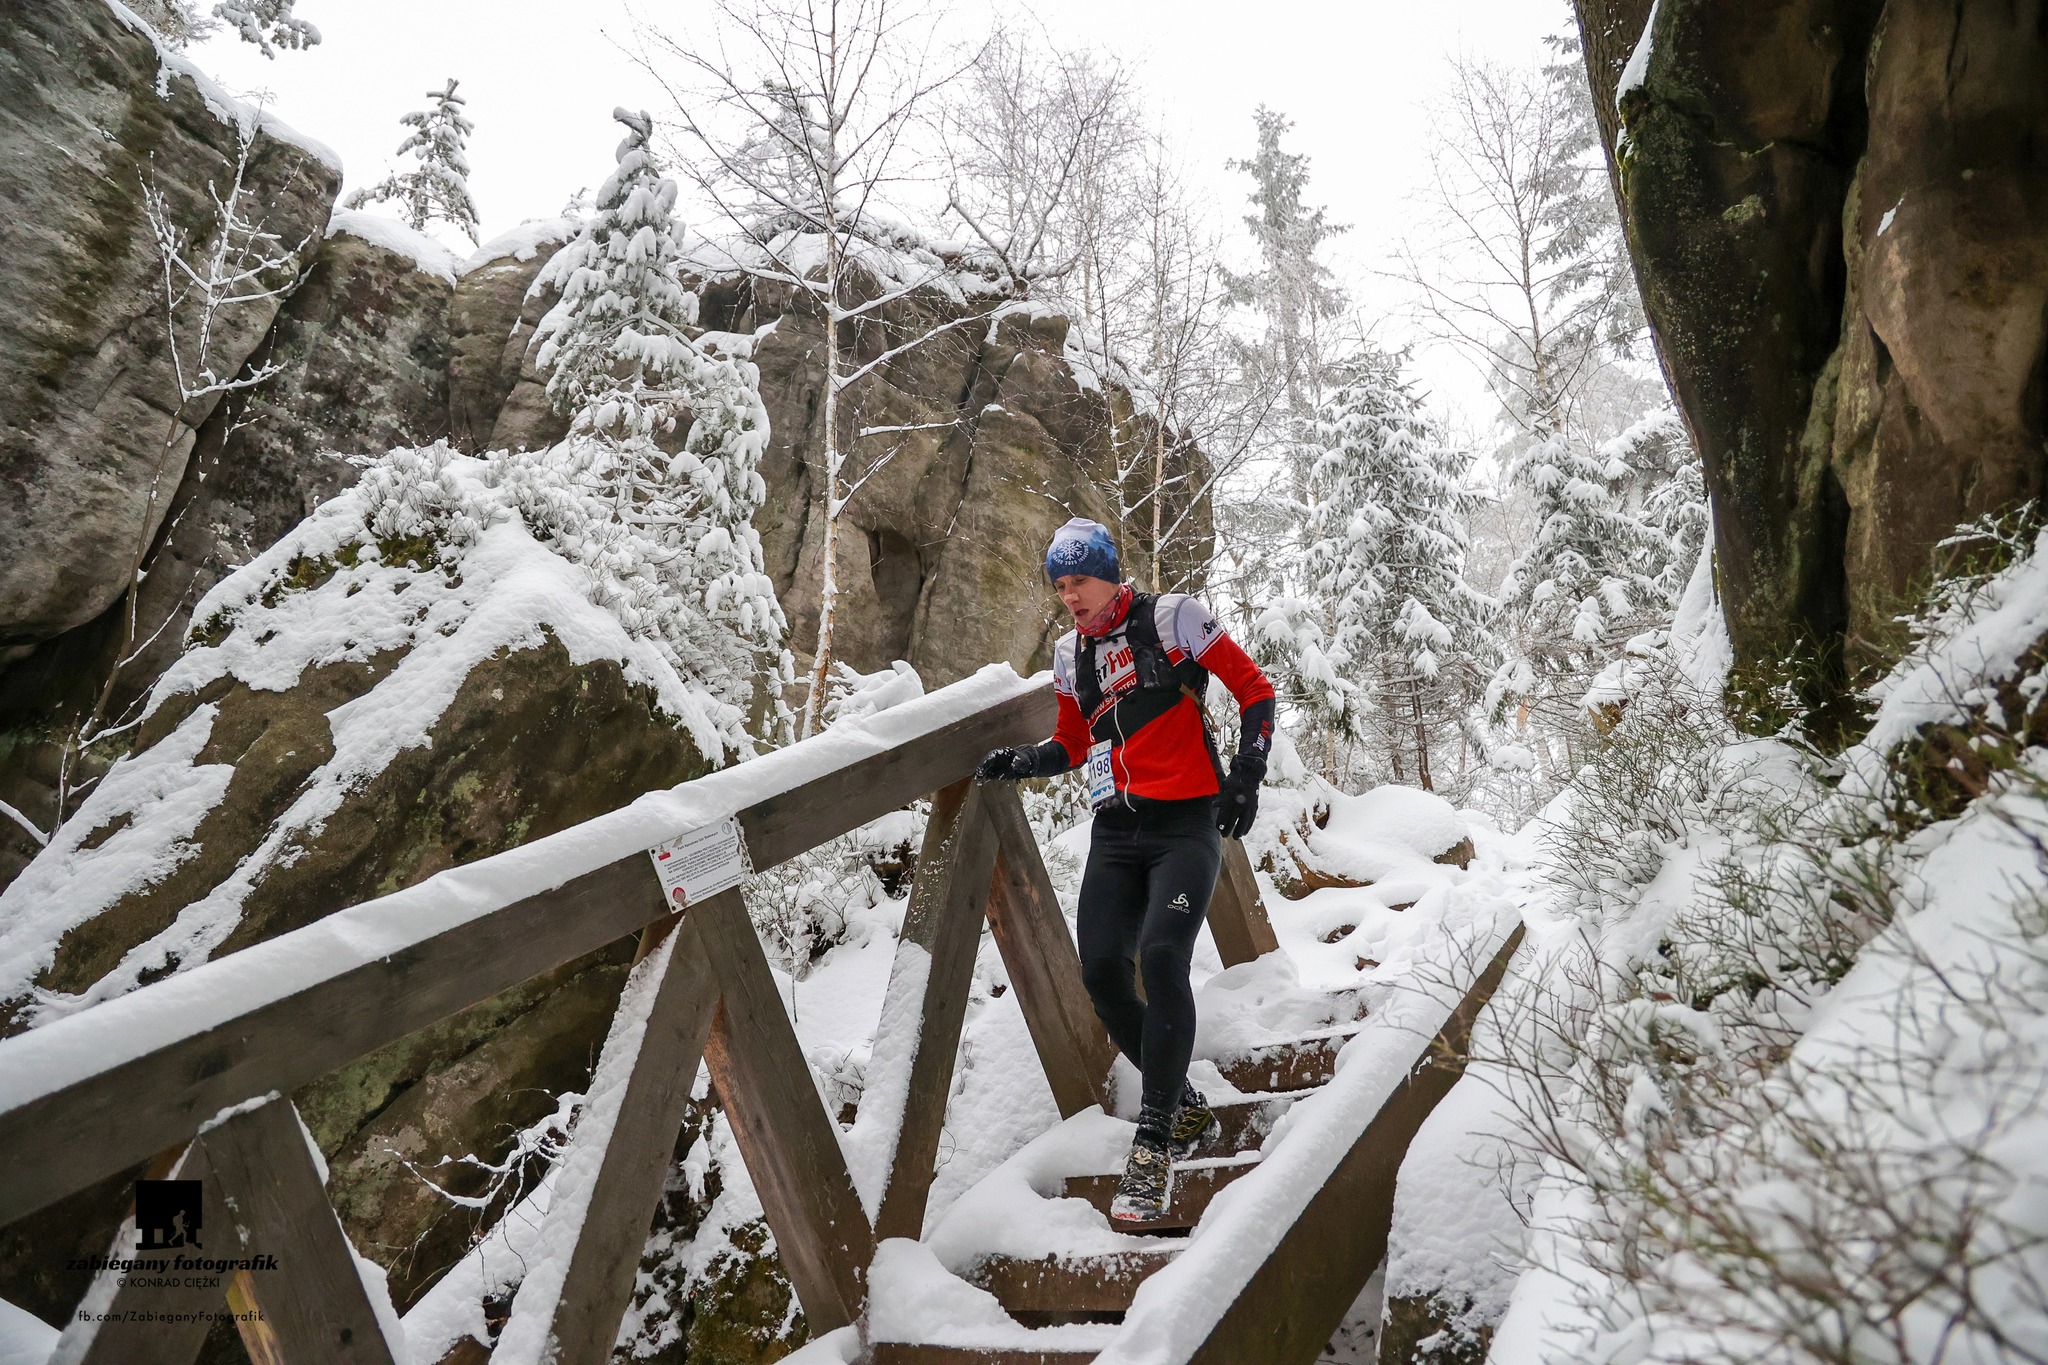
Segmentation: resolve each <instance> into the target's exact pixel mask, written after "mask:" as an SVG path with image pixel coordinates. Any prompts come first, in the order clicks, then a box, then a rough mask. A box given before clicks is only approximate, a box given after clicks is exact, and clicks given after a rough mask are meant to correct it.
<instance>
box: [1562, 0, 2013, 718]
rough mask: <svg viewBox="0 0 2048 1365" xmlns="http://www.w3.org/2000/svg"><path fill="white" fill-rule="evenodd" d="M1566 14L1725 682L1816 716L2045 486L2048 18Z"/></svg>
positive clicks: (1880, 7)
mask: <svg viewBox="0 0 2048 1365" xmlns="http://www.w3.org/2000/svg"><path fill="white" fill-rule="evenodd" d="M1577 8H1578V13H1579V20H1580V27H1581V30H1582V33H1583V35H1584V38H1585V47H1586V53H1587V63H1588V71H1589V75H1590V78H1591V83H1592V91H1593V97H1594V106H1595V109H1596V111H1598V113H1599V114H1600V115H1601V123H1602V132H1603V135H1604V138H1605V140H1606V142H1607V146H1608V150H1609V153H1610V155H1611V158H1612V165H1613V166H1614V168H1615V178H1616V183H1617V187H1618V190H1619V192H1620V195H1621V203H1622V207H1623V213H1624V217H1625V219H1626V221H1627V225H1628V231H1629V241H1630V246H1631V248H1632V250H1633V252H1634V255H1635V261H1636V265H1637V270H1638V274H1639V278H1640V279H1641V281H1642V285H1643V293H1644V299H1645V303H1646V304H1647V306H1648V311H1649V315H1650V318H1651V321H1652V324H1653V326H1654V328H1655V330H1656V334H1657V338H1658V341H1659V344H1660V348H1661V351H1662V354H1663V356H1664V359H1665V362H1666V366H1667V369H1668V371H1669V374H1670V377H1671V380H1672V385H1673V388H1674V390H1675V391H1676V393H1677V395H1678V398H1679V402H1680V405H1681V407H1682V408H1683V410H1684V413H1685V416H1686V419H1687V421H1688V423H1689V425H1690V426H1691V428H1692V432H1693V435H1694V438H1695V440H1696V441H1697V442H1698V445H1699V449H1700V451H1701V453H1702V455H1703V456H1704V457H1705V460H1706V466H1707V474H1708V481H1709V486H1710V488H1711V489H1712V492H1713V496H1714V517H1715V536H1716V545H1717V549H1718V551H1719V565H1720V574H1721V589H1722V596H1723V600H1724V601H1725V603H1726V605H1727V611H1728V618H1729V619H1728V624H1729V629H1730V633H1731V635H1732V637H1733V639H1734V642H1735V646H1736V649H1737V652H1738V656H1739V659H1740V661H1741V663H1742V664H1744V665H1745V666H1750V667H1756V666H1775V665H1776V663H1777V662H1778V661H1779V660H1780V659H1781V658H1782V657H1783V656H1786V655H1788V654H1799V655H1804V656H1806V658H1807V660H1808V663H1807V664H1806V665H1802V666H1801V668H1802V671H1804V669H1806V668H1808V667H1811V666H1812V665H1813V664H1816V663H1817V664H1818V665H1819V666H1820V668H1821V669H1822V677H1821V679H1820V681H1821V685H1822V690H1827V688H1828V687H1830V686H1834V687H1839V685H1840V683H1841V681H1842V680H1843V679H1845V678H1846V677H1847V676H1849V675H1851V674H1853V673H1855V672H1857V671H1859V670H1862V669H1865V668H1868V667H1870V666H1872V665H1875V664H1881V663H1883V662H1884V661H1886V660H1887V659H1888V658H1889V657H1890V656H1891V655H1892V654H1893V652H1894V651H1895V649H1896V647H1897V640H1896V627H1895V624H1894V622H1893V620H1892V618H1893V617H1894V616H1895V615H1897V613H1898V612H1899V610H1900V608H1901V606H1902V604H1903V603H1904V602H1906V601H1907V600H1908V599H1909V598H1910V597H1911V595H1912V593H1913V591H1914V589H1915V588H1916V586H1917V585H1919V584H1921V583H1923V582H1924V581H1925V579H1926V577H1927V575H1928V573H1929V571H1930V569H1931V568H1932V567H1933V560H1934V556H1935V550H1936V546H1937V545H1938V543H1939V542H1940V541H1941V540H1942V539H1943V538H1944V537H1945V536H1947V535H1948V534H1949V533H1950V532H1951V531H1952V530H1953V529H1954V527H1955V526H1956V525H1957V524H1958V523H1960V522H1963V521H1966V520H1969V519H1971V518H1974V517H1977V516H1979V515H1982V514H1986V513H1999V512H2003V511H2006V510H2008V509H2010V508H2012V507H2013V506H2014V505H2015V504H2017V503H2019V502H2021V501H2022V500H2026V499H2031V498H2036V497H2038V496H2039V495H2040V494H2041V493H2042V492H2043V490H2044V487H2048V151H2044V147H2048V11H2044V9H2043V7H2042V6H2041V5H2040V4H2039V3H2026V4H2019V5H1997V6H1995V5H1980V4H1969V3H1959V4H1950V5H1909V4H1902V3H1884V2H1883V0H1772V2H1771V3H1767V4H1759V5H1734V4H1728V3H1721V2H1719V0H1660V3H1659V4H1657V5H1655V6H1652V5H1650V4H1649V3H1647V0H1578V5H1577ZM1653 9H1654V29H1653V30H1652V31H1649V32H1645V25H1646V23H1647V22H1650V21H1651V12H1652V10H1653ZM1632 57H1633V58H1634V61H1633V62H1632V61H1631V58H1632ZM1625 75H1626V78H1627V79H1626V80H1624V76H1625ZM1829 676H1832V678H1833V679H1834V682H1833V683H1829V682H1828V681H1827V679H1828V677H1829Z"/></svg>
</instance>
